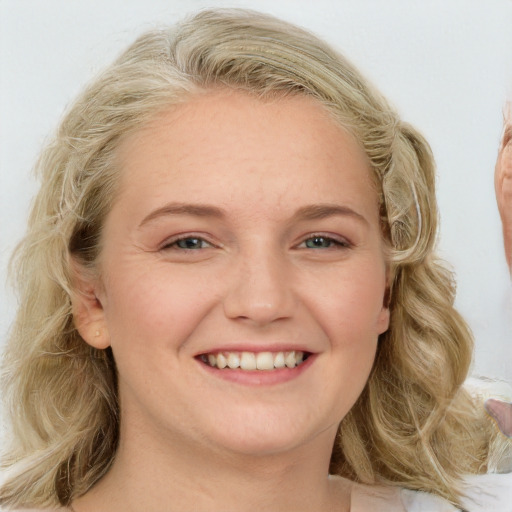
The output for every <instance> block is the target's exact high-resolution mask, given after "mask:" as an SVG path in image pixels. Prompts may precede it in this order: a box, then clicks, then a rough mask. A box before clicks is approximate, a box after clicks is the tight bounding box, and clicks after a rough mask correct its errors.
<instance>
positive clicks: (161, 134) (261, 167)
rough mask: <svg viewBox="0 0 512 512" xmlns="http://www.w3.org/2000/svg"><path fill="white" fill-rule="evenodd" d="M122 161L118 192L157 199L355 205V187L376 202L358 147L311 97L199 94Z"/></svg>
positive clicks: (126, 145) (125, 146)
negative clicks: (180, 195) (181, 195)
mask: <svg viewBox="0 0 512 512" xmlns="http://www.w3.org/2000/svg"><path fill="white" fill-rule="evenodd" d="M118 162H119V164H120V167H121V170H122V172H121V192H122V191H123V190H125V191H128V189H130V188H131V189H132V190H137V191H138V192H139V196H141V195H142V192H143V191H145V192H147V191H148V190H147V189H148V186H150V184H151V187H152V191H153V195H155V196H158V195H160V194H163V190H164V189H165V190H166V193H167V194H171V195H172V192H173V190H174V192H176V193H177V192H178V191H179V190H181V191H182V192H186V193H187V194H190V195H191V196H194V195H195V196H197V197H199V196H201V198H202V199H208V197H212V195H213V194H215V195H216V197H218V198H220V197H221V196H222V195H223V194H224V196H226V197H228V196H229V197H233V195H234V194H239V195H245V196H251V197H258V199H259V200H260V201H263V200H266V199H269V200H270V196H272V197H273V198H274V199H276V198H278V197H281V198H284V197H287V198H293V197H294V194H295V196H297V199H298V200H300V196H301V194H302V195H304V193H309V194H312V195H315V194H316V195H317V196H321V195H328V196H329V195H330V196H332V197H325V198H323V199H324V201H323V202H325V201H327V200H331V201H334V202H335V201H336V200H337V198H339V194H342V195H343V191H344V190H346V193H345V202H346V201H348V202H350V201H351V200H352V198H351V197H350V187H352V188H354V187H355V188H356V189H357V191H358V193H359V192H361V193H364V194H367V195H371V196H372V199H375V191H374V184H373V180H372V178H371V172H370V164H369V161H368V158H367V156H366V154H365V153H364V151H363V150H362V148H361V146H360V144H359V143H358V142H357V140H356V139H355V138H354V137H353V136H352V135H351V134H350V133H349V132H348V131H347V130H345V129H344V128H343V127H341V126H340V125H339V124H337V123H336V122H335V121H334V119H333V117H332V115H331V114H330V112H328V111H327V109H326V108H325V107H324V106H323V105H322V104H321V103H319V102H318V101H317V100H315V99H313V98H311V97H308V96H306V95H294V96H286V97H280V98H274V99H265V100H262V99H259V98H257V97H255V96H252V95H249V94H247V93H244V92H240V91H233V90H215V91H207V92H204V93H202V94H196V95H194V96H192V97H191V98H190V99H188V100H187V101H186V102H184V103H182V104H180V105H177V106H174V107H171V108H169V109H168V110H166V111H163V112H161V113H160V114H159V115H158V116H157V117H156V118H155V119H154V120H153V121H151V122H150V123H148V124H147V125H146V126H145V127H144V128H142V129H141V130H140V131H138V132H136V133H134V134H131V135H130V136H129V137H127V138H126V139H125V140H124V141H123V142H122V143H121V145H120V148H119V152H118ZM215 185H217V186H216V187H215ZM217 189H218V190H217ZM352 192H354V191H353V190H352ZM364 194H363V195H364ZM205 196H207V197H205ZM162 199H163V198H162ZM185 199H188V198H185ZM318 199H321V198H320V197H318Z"/></svg>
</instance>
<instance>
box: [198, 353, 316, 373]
mask: <svg viewBox="0 0 512 512" xmlns="http://www.w3.org/2000/svg"><path fill="white" fill-rule="evenodd" d="M310 355H311V354H310V353H309V352H301V351H299V350H292V351H289V352H257V353H256V352H217V353H207V354H201V355H199V356H198V359H199V360H200V361H202V362H203V363H205V364H207V365H208V366H211V367H213V368H218V369H220V370H224V369H226V370H235V369H240V370H248V371H252V370H262V371H271V370H277V369H280V368H295V367H297V366H300V365H301V364H302V363H304V361H306V360H307V358H308V357H309V356H310Z"/></svg>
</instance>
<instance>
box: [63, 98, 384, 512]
mask: <svg viewBox="0 0 512 512" xmlns="http://www.w3.org/2000/svg"><path fill="white" fill-rule="evenodd" d="M118 161H119V165H120V168H121V169H122V173H121V178H120V190H119V195H118V197H117V199H116V201H115V204H114V206H113V208H112V211H111V212H110V214H109V215H108V217H107V219H106V222H105V226H104V231H103V235H102V236H103V246H102V253H101V255H100V258H99V262H98V268H99V275H100V277H99V278H97V279H92V278H87V277H86V276H85V274H84V275H83V276H82V278H81V279H79V280H78V281H77V283H78V286H79V287H80V289H81V293H79V294H77V296H76V297H75V299H74V312H75V322H76V324H77V327H78V329H79V331H80V333H81V335H82V337H83V338H84V339H85V340H86V341H87V342H88V343H90V344H91V345H93V346H95V347H97V348H106V347H108V346H111V347H112V350H113V353H114V357H115V360H116V364H117V367H118V372H119V395H120V407H121V432H120V443H119V449H118V453H117V456H116V459H115V461H114V463H113V466H112V468H111V470H110V471H109V473H108V474H107V475H106V476H105V477H104V478H103V479H102V480H101V481H100V482H99V483H98V484H97V485H96V486H95V487H94V488H93V489H92V490H91V491H89V492H88V493H87V494H86V495H85V496H83V497H82V498H79V499H78V500H76V501H75V502H74V504H73V507H74V509H75V510H76V512H92V511H95V512H102V511H109V512H116V511H123V512H129V511H140V510H144V511H148V512H151V511H155V512H156V511H158V512H162V511H168V512H171V511H180V512H187V511H194V512H201V511H209V512H214V511H223V512H229V511H237V512H244V511H251V512H252V511H254V510H266V511H272V512H274V511H275V512H277V511H287V512H288V511H289V510H294V511H296V512H300V511H306V510H307V511H311V510H319V511H320V510H325V511H327V510H339V511H347V510H349V507H350V504H349V501H350V498H349V489H348V485H347V483H346V482H345V481H344V480H336V479H328V478H327V474H328V467H329V459H330V454H331V451H332V446H333V442H334V438H335V435H336V431H337V428H338V425H339V423H340V421H341V419H342V418H343V417H344V416H345V415H346V414H347V412H348V411H349V410H350V408H351V407H352V406H353V404H354V402H355V401H356V399H357V397H358V396H359V394H360V393H361V391H362V389H363V387H364V385H365V383H366V381H367V378H368V375H369V373H370V370H371V367H372V364H373V361H374V357H375V351H376V348H377V343H378V336H379V335H380V334H381V333H383V332H384V331H386V330H387V328H388V324H389V310H388V308H387V307H386V305H385V304H384V302H385V296H386V288H387V265H386V259H385V249H384V242H383V240H382V235H381V229H380V222H379V207H378V201H377V194H376V191H375V186H374V184H373V181H372V179H371V171H370V167H369V163H368V160H367V157H366V155H365V154H364V152H363V151H362V149H361V148H360V146H359V144H358V143H357V142H356V140H355V139H354V138H353V137H352V136H351V135H350V134H349V133H347V132H346V131H345V130H343V129H342V128H340V127H339V126H338V125H337V124H335V123H334V122H333V121H332V119H331V118H330V117H329V115H328V114H327V113H326V111H325V110H324V108H323V107H322V106H321V105H320V104H318V103H317V102H315V101H314V100H312V99H310V98H307V97H305V96H297V97H289V98H280V99H275V100H273V101H265V102H264V101H262V100H258V99H256V98H253V97H251V96H249V95H246V94H245V93H242V92H236V91H225V90H215V91H209V92H207V93H204V94H202V95H197V96H195V97H193V98H192V99H190V100H189V101H187V102H186V103H184V104H182V105H180V106H177V107H174V108H171V109H169V110H168V111H166V112H163V113H162V114H161V115H160V116H159V117H158V118H157V119H155V120H154V121H153V122H151V123H150V124H149V125H148V126H147V127H145V128H144V129H142V130H141V131H140V132H139V133H136V134H134V135H131V136H130V137H129V138H127V139H126V140H124V141H123V143H122V144H121V146H120V148H119V153H118ZM291 351H302V352H304V353H305V354H306V356H308V355H309V357H306V361H305V362H303V363H302V364H299V365H298V366H296V367H295V368H280V369H277V370H276V369H274V370H244V369H240V368H238V369H229V368H224V369H219V368H217V367H212V366H210V364H208V363H207V362H205V360H207V357H208V355H212V354H214V355H215V354H218V353H219V352H220V353H223V354H225V355H226V356H228V355H229V353H235V354H240V353H242V352H247V353H249V354H252V355H254V354H259V353H261V352H270V353H271V354H272V357H275V356H276V354H278V353H279V352H283V353H287V354H289V353H290V352H291ZM201 356H204V357H201Z"/></svg>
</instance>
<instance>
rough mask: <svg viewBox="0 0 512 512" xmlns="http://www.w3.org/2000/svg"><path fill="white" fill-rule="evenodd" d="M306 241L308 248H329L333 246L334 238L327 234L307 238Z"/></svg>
mask: <svg viewBox="0 0 512 512" xmlns="http://www.w3.org/2000/svg"><path fill="white" fill-rule="evenodd" d="M304 243H305V244H306V247H307V248H308V249H327V248H329V247H331V245H332V244H333V243H334V240H333V239H332V238H327V237H325V236H314V237H312V238H308V239H307V240H305V242H304Z"/></svg>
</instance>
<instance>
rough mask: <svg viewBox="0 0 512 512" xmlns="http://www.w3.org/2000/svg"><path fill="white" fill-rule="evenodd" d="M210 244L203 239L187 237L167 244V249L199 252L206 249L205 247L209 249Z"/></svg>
mask: <svg viewBox="0 0 512 512" xmlns="http://www.w3.org/2000/svg"><path fill="white" fill-rule="evenodd" d="M209 246H210V244H209V243H208V242H206V241H205V240H203V239H202V238H199V237H196V236H187V237H185V238H180V239H179V240H175V241H174V242H172V243H170V244H167V245H166V246H165V247H164V249H166V248H171V249H172V248H174V249H185V250H197V249H204V248H205V247H209Z"/></svg>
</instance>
